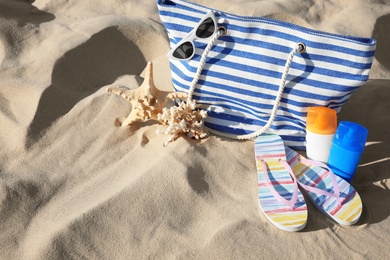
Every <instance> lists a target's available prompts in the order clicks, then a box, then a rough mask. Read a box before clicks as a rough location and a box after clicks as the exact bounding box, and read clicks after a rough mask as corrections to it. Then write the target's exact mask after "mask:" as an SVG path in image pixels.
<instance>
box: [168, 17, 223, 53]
mask: <svg viewBox="0 0 390 260" xmlns="http://www.w3.org/2000/svg"><path fill="white" fill-rule="evenodd" d="M217 29H218V28H217V22H216V19H215V15H214V13H213V11H211V10H210V11H209V12H208V13H207V14H206V15H205V17H203V18H202V20H201V21H200V22H199V23H198V25H197V26H196V27H195V28H194V29H193V30H192V31H191V32H190V33H189V34H187V36H185V37H184V38H183V39H182V40H181V41H180V42H179V43H177V44H176V45H175V46H174V47H173V48H172V49H171V50H170V51H169V52H168V58H170V59H175V60H189V59H191V58H192V57H193V56H194V54H195V45H194V40H195V39H207V38H210V37H211V36H213V35H214V33H215V32H216V31H217Z"/></svg>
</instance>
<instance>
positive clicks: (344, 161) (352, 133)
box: [328, 121, 368, 182]
mask: <svg viewBox="0 0 390 260" xmlns="http://www.w3.org/2000/svg"><path fill="white" fill-rule="evenodd" d="M367 135H368V130H367V128H365V127H363V126H361V125H359V124H357V123H353V122H347V121H342V122H340V124H339V126H338V128H337V131H336V134H335V136H334V139H333V143H332V146H331V148H330V154H329V159H328V166H329V168H330V169H332V171H333V172H334V173H335V174H336V175H338V176H340V177H341V178H343V179H344V180H346V181H348V182H350V181H351V180H352V177H353V175H354V173H355V171H356V169H357V167H358V164H359V161H360V157H361V155H362V153H363V150H364V146H365V144H366V140H367Z"/></svg>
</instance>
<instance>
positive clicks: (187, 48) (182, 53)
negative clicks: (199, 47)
mask: <svg viewBox="0 0 390 260" xmlns="http://www.w3.org/2000/svg"><path fill="white" fill-rule="evenodd" d="M193 53H194V46H193V45H192V43H190V42H185V43H183V44H182V45H180V46H179V47H177V48H176V50H175V51H174V52H173V53H172V56H173V57H175V58H177V59H188V58H189V57H191V56H192V54H193Z"/></svg>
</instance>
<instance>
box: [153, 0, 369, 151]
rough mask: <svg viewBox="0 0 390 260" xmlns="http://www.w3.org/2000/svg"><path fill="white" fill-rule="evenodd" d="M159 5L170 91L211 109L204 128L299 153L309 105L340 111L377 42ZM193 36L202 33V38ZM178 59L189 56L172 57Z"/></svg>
mask: <svg viewBox="0 0 390 260" xmlns="http://www.w3.org/2000/svg"><path fill="white" fill-rule="evenodd" d="M157 3H158V9H159V14H160V17H161V20H162V22H163V24H164V26H165V28H166V30H167V32H168V36H169V40H170V45H171V49H172V50H171V52H170V55H171V58H170V66H171V71H172V81H173V86H174V88H175V90H177V91H184V92H191V93H190V94H191V98H193V100H195V101H196V102H197V104H199V105H200V106H201V107H202V108H204V109H206V110H207V111H208V117H207V118H206V121H205V125H206V126H207V127H208V128H209V129H212V130H214V132H215V131H216V132H218V133H221V134H222V135H228V136H230V137H237V138H241V137H242V138H249V137H254V134H256V133H257V134H259V133H262V132H267V133H274V134H278V135H280V136H281V137H282V138H283V140H284V141H285V144H286V145H288V146H291V147H293V148H296V149H304V148H305V144H304V141H305V121H306V114H307V109H308V107H311V106H326V107H330V108H332V109H335V110H336V111H339V110H340V108H341V106H342V105H343V104H344V103H345V102H346V101H347V100H348V98H349V97H350V95H351V94H352V92H353V91H354V90H356V89H357V88H358V87H360V86H362V85H363V84H364V83H365V82H366V81H367V79H368V75H369V71H370V68H371V64H372V60H373V57H374V51H375V46H376V41H375V40H374V39H371V38H358V37H350V36H343V35H335V34H329V33H325V32H321V31H315V30H311V29H307V28H304V27H301V26H297V25H294V24H290V23H286V22H282V21H277V20H272V19H269V18H264V17H242V16H237V15H232V14H228V13H224V12H222V11H218V10H211V9H210V8H207V7H204V6H201V5H198V4H195V3H191V2H187V1H182V0H158V1H157ZM210 10H211V11H210ZM209 16H212V17H213V19H214V21H215V23H217V24H216V25H215V27H216V29H215V28H214V27H212V28H211V30H214V31H212V32H211V33H210V31H207V30H209V29H210V28H205V27H208V26H209V25H210V24H208V22H210V21H211V20H210V19H206V18H207V17H209ZM202 26H203V28H202ZM220 29H221V30H220ZM197 30H205V32H204V36H205V37H204V38H203V37H202V36H201V33H199V35H198V31H197ZM217 32H218V35H216V34H217ZM210 34H215V35H214V36H210ZM189 42H190V43H191V42H192V44H193V45H191V44H190V43H189ZM179 45H180V47H179V48H178V46H179ZM177 50H179V51H181V52H182V53H179V52H177ZM180 55H188V56H189V57H190V58H189V59H177V58H176V57H177V56H180ZM271 119H272V120H271ZM259 129H260V130H259Z"/></svg>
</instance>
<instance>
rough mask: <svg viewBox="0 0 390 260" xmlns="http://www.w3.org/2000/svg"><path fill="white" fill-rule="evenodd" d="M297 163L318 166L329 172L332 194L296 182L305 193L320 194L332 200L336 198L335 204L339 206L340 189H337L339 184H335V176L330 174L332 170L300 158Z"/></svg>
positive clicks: (321, 164)
mask: <svg viewBox="0 0 390 260" xmlns="http://www.w3.org/2000/svg"><path fill="white" fill-rule="evenodd" d="M299 161H301V162H302V163H303V164H309V165H315V166H319V167H321V168H324V169H326V170H327V171H328V172H329V176H330V177H331V179H332V184H333V190H334V192H333V193H331V192H327V191H324V190H322V189H318V188H315V187H311V186H308V185H305V184H303V183H302V182H300V181H298V183H299V185H300V186H301V187H303V188H304V189H305V190H307V191H310V192H314V193H316V194H320V195H325V196H330V197H334V198H336V200H337V203H338V204H339V205H341V198H340V187H339V184H338V182H337V179H336V175H335V174H334V173H333V172H332V170H331V169H330V168H329V167H328V166H327V165H326V164H324V163H321V162H317V161H313V160H309V159H306V158H302V157H301V158H300V159H299Z"/></svg>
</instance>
